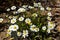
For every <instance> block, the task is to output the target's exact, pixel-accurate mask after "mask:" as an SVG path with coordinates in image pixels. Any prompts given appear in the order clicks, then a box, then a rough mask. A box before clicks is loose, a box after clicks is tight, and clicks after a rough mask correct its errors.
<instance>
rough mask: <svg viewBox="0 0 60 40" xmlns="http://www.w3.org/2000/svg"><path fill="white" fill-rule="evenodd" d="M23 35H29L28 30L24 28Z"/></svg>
mask: <svg viewBox="0 0 60 40" xmlns="http://www.w3.org/2000/svg"><path fill="white" fill-rule="evenodd" d="M23 37H24V38H25V37H28V30H23Z"/></svg>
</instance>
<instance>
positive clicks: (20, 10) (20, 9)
mask: <svg viewBox="0 0 60 40" xmlns="http://www.w3.org/2000/svg"><path fill="white" fill-rule="evenodd" d="M17 11H18V12H19V13H21V12H25V11H26V9H24V8H19V9H18V10H17Z"/></svg>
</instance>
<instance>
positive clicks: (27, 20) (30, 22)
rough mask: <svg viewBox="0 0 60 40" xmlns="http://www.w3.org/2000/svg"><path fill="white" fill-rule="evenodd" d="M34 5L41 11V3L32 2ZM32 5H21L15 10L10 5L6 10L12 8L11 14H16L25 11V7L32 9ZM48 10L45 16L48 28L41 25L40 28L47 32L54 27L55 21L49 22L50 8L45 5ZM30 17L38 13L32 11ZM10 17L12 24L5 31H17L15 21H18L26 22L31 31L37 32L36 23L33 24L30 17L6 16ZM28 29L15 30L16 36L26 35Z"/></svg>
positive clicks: (17, 27)
mask: <svg viewBox="0 0 60 40" xmlns="http://www.w3.org/2000/svg"><path fill="white" fill-rule="evenodd" d="M34 7H39V9H40V10H41V11H44V10H45V8H44V7H43V6H42V5H41V3H40V2H39V3H34ZM34 7H33V6H28V5H23V6H22V7H21V8H19V9H17V10H16V8H17V7H16V6H12V7H11V8H8V9H7V11H10V10H12V11H13V14H17V13H23V12H26V8H28V9H34ZM46 9H47V10H48V11H49V12H48V14H47V15H48V17H47V20H48V29H47V27H46V26H42V30H43V31H45V30H47V32H48V33H50V30H52V29H53V28H54V27H55V23H53V22H51V19H52V18H51V16H52V14H51V12H50V10H51V8H50V7H47V8H46ZM32 17H38V14H37V13H33V14H32ZM8 18H9V19H10V23H11V24H12V25H10V26H9V29H8V30H7V33H8V34H10V35H11V32H12V31H17V30H18V29H19V26H18V25H17V24H16V23H17V21H19V22H23V21H24V22H25V23H26V24H28V25H30V30H31V31H33V32H39V28H38V27H37V26H36V25H33V23H32V20H31V19H30V18H25V17H24V16H20V15H19V16H9V17H8ZM2 21H3V19H2V18H0V22H2ZM28 34H29V33H28V30H23V32H18V31H17V36H22V37H24V38H25V37H28Z"/></svg>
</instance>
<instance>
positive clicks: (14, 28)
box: [9, 24, 19, 31]
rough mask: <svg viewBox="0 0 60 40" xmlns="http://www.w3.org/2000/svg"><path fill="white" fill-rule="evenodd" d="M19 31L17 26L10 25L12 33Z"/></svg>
mask: <svg viewBox="0 0 60 40" xmlns="http://www.w3.org/2000/svg"><path fill="white" fill-rule="evenodd" d="M18 29H19V26H18V25H17V24H14V25H10V27H9V30H11V31H17V30H18Z"/></svg>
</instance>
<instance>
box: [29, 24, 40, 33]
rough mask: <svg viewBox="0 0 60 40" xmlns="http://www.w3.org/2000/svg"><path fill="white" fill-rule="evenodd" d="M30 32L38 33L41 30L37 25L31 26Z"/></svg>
mask: <svg viewBox="0 0 60 40" xmlns="http://www.w3.org/2000/svg"><path fill="white" fill-rule="evenodd" d="M30 30H31V31H34V32H38V31H39V28H37V27H36V25H31V26H30Z"/></svg>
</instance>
